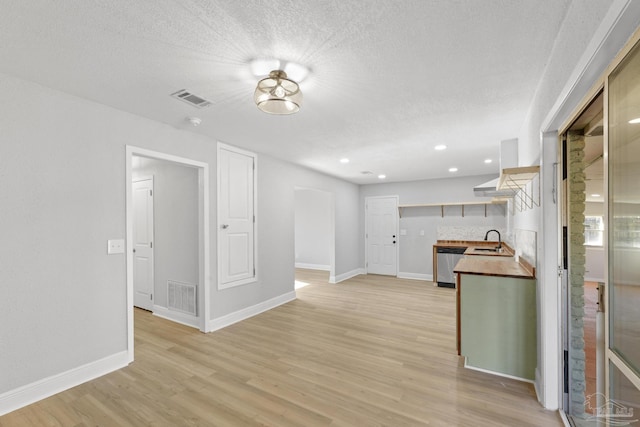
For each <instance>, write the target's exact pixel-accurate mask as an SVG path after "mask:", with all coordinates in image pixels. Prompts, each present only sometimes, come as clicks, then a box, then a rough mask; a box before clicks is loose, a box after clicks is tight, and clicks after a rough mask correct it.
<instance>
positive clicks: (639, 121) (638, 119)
mask: <svg viewBox="0 0 640 427" xmlns="http://www.w3.org/2000/svg"><path fill="white" fill-rule="evenodd" d="M629 123H630V124H632V125H635V124H637V123H640V117H638V118H637V119H631V120H629Z"/></svg>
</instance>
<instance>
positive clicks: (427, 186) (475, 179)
mask: <svg viewBox="0 0 640 427" xmlns="http://www.w3.org/2000/svg"><path fill="white" fill-rule="evenodd" d="M495 177H496V176H495V175H480V176H472V177H458V178H447V179H432V180H423V181H412V182H402V183H386V184H370V185H362V186H361V187H360V215H361V217H362V221H361V224H360V236H361V239H360V241H361V263H362V265H364V254H365V252H364V238H363V237H364V233H365V232H364V215H365V211H364V203H365V199H366V198H367V197H372V196H394V195H397V196H399V200H400V201H399V204H400V205H403V204H420V203H453V202H478V201H487V200H491V198H484V197H476V196H475V195H474V194H473V187H474V186H476V185H479V184H482V183H484V182H486V181H489V180H490V179H493V178H495ZM506 222H507V216H506V206H489V207H488V208H487V217H485V216H484V206H466V207H465V210H464V217H462V213H461V208H460V206H447V207H445V212H444V217H442V215H441V210H440V207H439V206H438V207H421V208H406V209H404V210H403V212H402V218H400V222H399V229H400V230H401V231H402V230H405V231H406V235H402V234H401V235H400V236H399V238H400V240H399V245H400V246H399V256H398V262H399V268H398V270H399V273H400V274H399V275H400V276H407V277H409V276H411V277H416V278H423V279H425V280H432V279H433V256H432V255H433V245H434V244H435V243H436V241H437V240H438V235H437V231H438V227H439V226H462V227H475V226H484V227H487V230H490V229H492V228H506ZM423 232H424V235H423Z"/></svg>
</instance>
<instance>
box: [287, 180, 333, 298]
mask: <svg viewBox="0 0 640 427" xmlns="http://www.w3.org/2000/svg"><path fill="white" fill-rule="evenodd" d="M294 192H295V212H294V224H295V225H294V227H295V229H294V235H295V244H294V253H295V268H296V271H297V272H298V271H300V270H306V274H307V275H311V276H312V277H314V279H315V281H326V282H327V283H329V282H331V278H335V209H334V202H333V193H330V192H328V191H324V190H319V189H315V188H305V187H295V189H294ZM306 283H307V282H306V281H305V280H298V278H296V282H295V287H296V289H299V288H301V287H304V286H305V285H306Z"/></svg>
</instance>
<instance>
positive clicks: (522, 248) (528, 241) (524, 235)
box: [514, 228, 538, 266]
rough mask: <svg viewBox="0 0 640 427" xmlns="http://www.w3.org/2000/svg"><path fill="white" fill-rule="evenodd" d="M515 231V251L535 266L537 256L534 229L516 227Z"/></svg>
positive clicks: (536, 237)
mask: <svg viewBox="0 0 640 427" xmlns="http://www.w3.org/2000/svg"><path fill="white" fill-rule="evenodd" d="M515 232H516V233H515V234H516V240H515V246H514V249H516V253H517V254H519V255H520V256H521V257H522V258H524V259H525V260H527V262H529V263H531V265H534V266H535V265H536V260H537V258H538V242H537V239H538V236H537V233H536V232H535V231H530V230H520V229H517V228H516V230H515Z"/></svg>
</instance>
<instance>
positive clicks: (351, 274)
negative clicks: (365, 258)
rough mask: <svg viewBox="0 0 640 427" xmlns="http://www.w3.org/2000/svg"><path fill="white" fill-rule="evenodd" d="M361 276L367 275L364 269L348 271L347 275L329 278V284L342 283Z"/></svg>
mask: <svg viewBox="0 0 640 427" xmlns="http://www.w3.org/2000/svg"><path fill="white" fill-rule="evenodd" d="M361 274H367V273H366V272H365V271H364V268H356V269H355V270H351V271H348V272H346V273H342V274H338V275H337V276H331V277H329V283H340V282H343V281H345V280H347V279H351V278H352V277H356V276H359V275H361Z"/></svg>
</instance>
